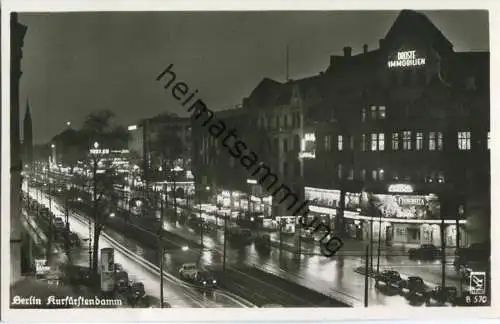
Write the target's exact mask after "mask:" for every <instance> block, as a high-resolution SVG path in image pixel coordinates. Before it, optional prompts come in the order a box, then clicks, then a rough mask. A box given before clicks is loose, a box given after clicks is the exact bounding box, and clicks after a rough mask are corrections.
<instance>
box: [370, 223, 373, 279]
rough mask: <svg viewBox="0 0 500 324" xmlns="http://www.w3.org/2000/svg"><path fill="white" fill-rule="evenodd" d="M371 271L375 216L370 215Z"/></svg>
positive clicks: (371, 269)
mask: <svg viewBox="0 0 500 324" xmlns="http://www.w3.org/2000/svg"><path fill="white" fill-rule="evenodd" d="M370 271H371V272H373V216H371V217H370Z"/></svg>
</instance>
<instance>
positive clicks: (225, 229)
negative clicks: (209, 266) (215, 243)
mask: <svg viewBox="0 0 500 324" xmlns="http://www.w3.org/2000/svg"><path fill="white" fill-rule="evenodd" d="M228 234H229V233H228V230H227V216H226V215H225V216H224V252H223V253H224V255H223V256H222V258H223V259H222V270H223V271H226V249H227V236H228Z"/></svg>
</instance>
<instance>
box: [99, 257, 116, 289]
mask: <svg viewBox="0 0 500 324" xmlns="http://www.w3.org/2000/svg"><path fill="white" fill-rule="evenodd" d="M114 252H115V250H114V249H112V248H104V249H101V291H103V292H111V291H113V290H114V288H115V275H114V274H115V262H114V260H115V253H114Z"/></svg>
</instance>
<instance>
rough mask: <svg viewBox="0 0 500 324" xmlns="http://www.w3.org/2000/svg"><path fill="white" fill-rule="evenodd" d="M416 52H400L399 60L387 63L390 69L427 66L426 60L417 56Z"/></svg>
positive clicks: (398, 54)
mask: <svg viewBox="0 0 500 324" xmlns="http://www.w3.org/2000/svg"><path fill="white" fill-rule="evenodd" d="M415 53H416V51H415V50H413V51H405V52H398V53H397V59H396V60H392V61H389V62H387V66H388V67H389V68H394V67H407V66H421V65H425V58H420V57H417V56H416V54H415Z"/></svg>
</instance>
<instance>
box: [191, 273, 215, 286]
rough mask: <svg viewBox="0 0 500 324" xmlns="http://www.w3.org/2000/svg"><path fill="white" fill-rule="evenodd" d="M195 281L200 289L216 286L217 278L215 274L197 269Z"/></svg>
mask: <svg viewBox="0 0 500 324" xmlns="http://www.w3.org/2000/svg"><path fill="white" fill-rule="evenodd" d="M194 280H195V283H196V284H197V285H199V287H200V288H201V289H207V290H211V289H215V288H217V280H216V279H215V276H214V275H213V273H211V272H210V271H206V270H203V271H198V272H197V273H196V275H195V278H194Z"/></svg>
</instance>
